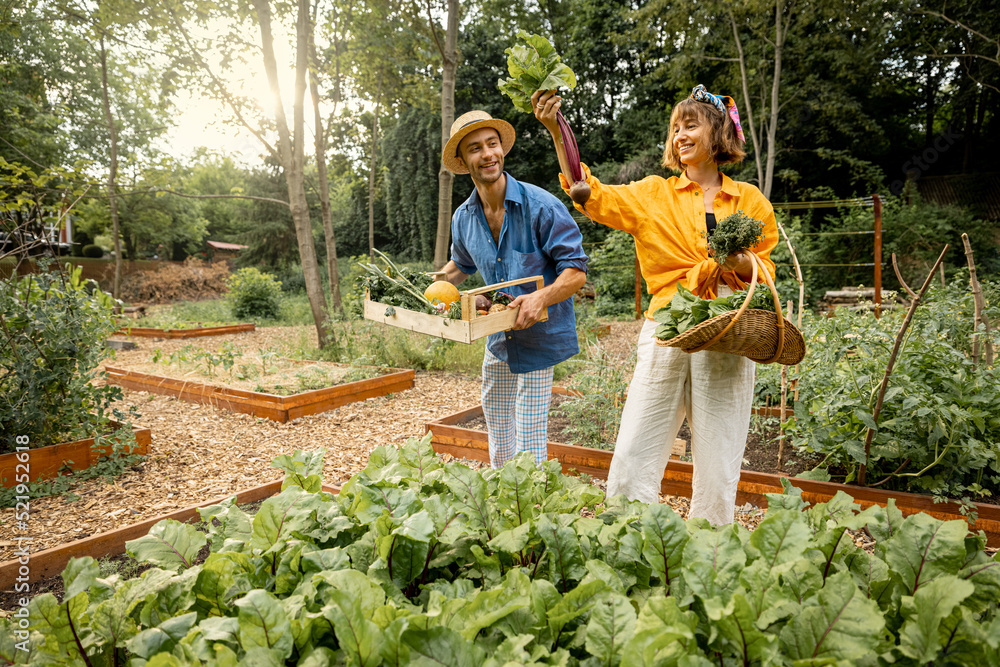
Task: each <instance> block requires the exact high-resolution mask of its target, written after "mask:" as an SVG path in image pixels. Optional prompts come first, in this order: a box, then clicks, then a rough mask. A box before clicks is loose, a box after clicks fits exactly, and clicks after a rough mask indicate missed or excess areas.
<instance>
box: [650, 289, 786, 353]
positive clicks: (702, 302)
mask: <svg viewBox="0 0 1000 667" xmlns="http://www.w3.org/2000/svg"><path fill="white" fill-rule="evenodd" d="M749 289H750V288H749V287H748V288H747V289H744V290H740V291H739V292H736V293H734V294H732V295H730V296H720V297H716V298H715V299H702V298H701V297H699V296H698V295H697V294H694V293H693V292H692V291H691V290H689V289H688V288H686V287H684V285H681V284H679V283H678V285H677V294H675V295H674V298H673V299H671V301H670V305H669V306H667V307H666V308H660V309H659V310H657V311H656V312H655V313H653V319H654V320H656V321H657V322H659V323H660V326H658V327H656V331H655V332H654V333H653V335H654V336H655V337H656V338H659V339H660V340H670V339H671V338H675V337H677V336H679V335H681V334H682V333H684V332H685V331H687V330H688V329H690V328H691V327H693V326H695V325H696V324H701V323H702V322H707V321H708V320H710V319H712V318H713V317H718V316H719V315H724V314H725V313H728V312H730V311H733V310H739V309H740V306H742V305H743V302H744V301H745V300H746V298H747V291H748V290H749ZM747 307H748V308H759V309H761V310H772V309H773V308H774V300H773V298H772V296H771V292H770V291H769V290H767V289H766V288H765V287H764V286H763V285H758V287H757V289H756V290H755V291H754V294H753V298H752V299H751V300H750V305H749V306H747Z"/></svg>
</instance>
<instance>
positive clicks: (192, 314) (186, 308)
mask: <svg viewBox="0 0 1000 667" xmlns="http://www.w3.org/2000/svg"><path fill="white" fill-rule="evenodd" d="M236 321H237V319H236V318H235V317H233V311H232V309H231V308H230V307H229V303H228V302H227V301H226V300H225V299H209V300H206V301H179V302H177V303H174V304H171V305H169V306H164V307H161V308H157V309H156V310H155V311H154V312H152V313H150V314H149V315H147V316H146V317H144V318H142V319H141V320H138V321H136V322H135V323H134V324H133V325H132V326H137V327H154V328H158V329H180V328H189V327H190V326H191V324H192V323H202V324H204V325H206V326H216V325H219V324H222V323H233V322H236ZM254 323H255V324H256V325H257V326H258V327H293V326H301V325H311V324H312V323H313V316H312V308H311V307H310V306H309V299H308V298H307V297H306V295H305V294H304V293H302V294H284V295H282V299H281V316H280V317H279V318H277V319H270V318H269V319H259V320H256V321H255V322H254Z"/></svg>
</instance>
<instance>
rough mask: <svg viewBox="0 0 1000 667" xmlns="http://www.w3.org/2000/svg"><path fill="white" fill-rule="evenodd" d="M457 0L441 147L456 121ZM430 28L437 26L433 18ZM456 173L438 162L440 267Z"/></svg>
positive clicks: (451, 3) (447, 51) (452, 6)
mask: <svg viewBox="0 0 1000 667" xmlns="http://www.w3.org/2000/svg"><path fill="white" fill-rule="evenodd" d="M458 13H459V4H458V0H448V31H447V33H446V34H445V38H444V50H443V51H442V52H441V61H442V69H441V71H442V81H441V150H442V151H443V150H444V145H445V144H446V143H448V136H449V133H450V132H451V124H452V123H453V122H455V71H456V70H457V69H458ZM431 30H434V24H433V21H432V22H431ZM454 183H455V174H453V173H451V172H450V171H448V169H447V168H446V167H445V166H444V163H443V162H442V163H441V164H440V165H439V166H438V224H437V239H436V240H435V242H434V268H435V269H440V268H441V267H442V266H444V265H445V264H447V263H448V250H449V240H450V234H451V193H452V188H453V186H454Z"/></svg>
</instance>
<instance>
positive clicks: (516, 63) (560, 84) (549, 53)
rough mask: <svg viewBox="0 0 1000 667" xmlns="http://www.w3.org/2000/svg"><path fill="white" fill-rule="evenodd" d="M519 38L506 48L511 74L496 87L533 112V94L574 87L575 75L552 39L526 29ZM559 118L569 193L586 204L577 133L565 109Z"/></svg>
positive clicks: (586, 189)
mask: <svg viewBox="0 0 1000 667" xmlns="http://www.w3.org/2000/svg"><path fill="white" fill-rule="evenodd" d="M517 38H518V40H519V41H520V43H518V44H515V45H514V46H512V47H510V48H509V49H507V50H506V51H504V53H506V54H507V71H508V72H509V73H510V76H509V77H507V78H506V79H500V80H499V81H497V87H498V88H499V89H500V92H501V93H503V94H504V95H506V96H507V97H509V98H510V99H511V101H512V102H513V103H514V108H515V109H517V110H518V111H523V112H524V113H534V111H535V109H534V105H533V104H532V102H531V96H532V95H534V94H535V92H537V91H539V90H542V91H545V90H557V89H559V88H569V89H573V88H575V87H576V75H575V74H574V73H573V70H571V69H570V68H569V66H568V65H566V64H565V63H564V62H562V59H561V58H560V57H559V54H557V53H556V50H555V49H554V48H553V47H552V45H551V44H550V43H549V40H547V39H545V38H544V37H542V36H541V35H532V34H529V33H527V32H525V31H524V30H518V31H517ZM556 120H557V121H558V123H559V134H560V136H561V137H562V142H563V145H564V146H565V148H566V159H567V161H568V162H569V172H568V173H565V176H566V179H567V180H568V181H569V182H570V183H572V185H571V186H570V190H569V196H570V198H572V200H573V201H575V202H576V203H577V204H580V205H581V206H583V205H585V204H586V203H587V200H588V199H590V186H589V185H587V182H586V181H585V180H584V178H583V167H581V166H580V149H579V148H578V147H577V145H576V136H575V135H574V134H573V130H572V129H571V128H570V126H569V123H567V122H566V118H565V117H564V116H563V114H562V111H559V112H558V113H557V114H556Z"/></svg>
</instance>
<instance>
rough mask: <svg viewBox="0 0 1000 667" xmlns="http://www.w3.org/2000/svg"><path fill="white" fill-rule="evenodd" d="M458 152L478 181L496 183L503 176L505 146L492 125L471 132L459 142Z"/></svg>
mask: <svg viewBox="0 0 1000 667" xmlns="http://www.w3.org/2000/svg"><path fill="white" fill-rule="evenodd" d="M458 154H459V155H460V156H461V157H462V161H463V162H465V166H466V167H468V169H469V175H470V176H472V180H473V181H475V182H477V183H495V182H496V181H497V180H499V179H500V177H501V176H503V146H501V145H500V135H499V134H498V133H497V131H496V130H494V129H493V128H492V127H484V128H482V129H480V130H476V131H475V132H470V133H469V135H468V136H466V137H465V138H464V139H462V141H461V142H460V143H459V144H458Z"/></svg>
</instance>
